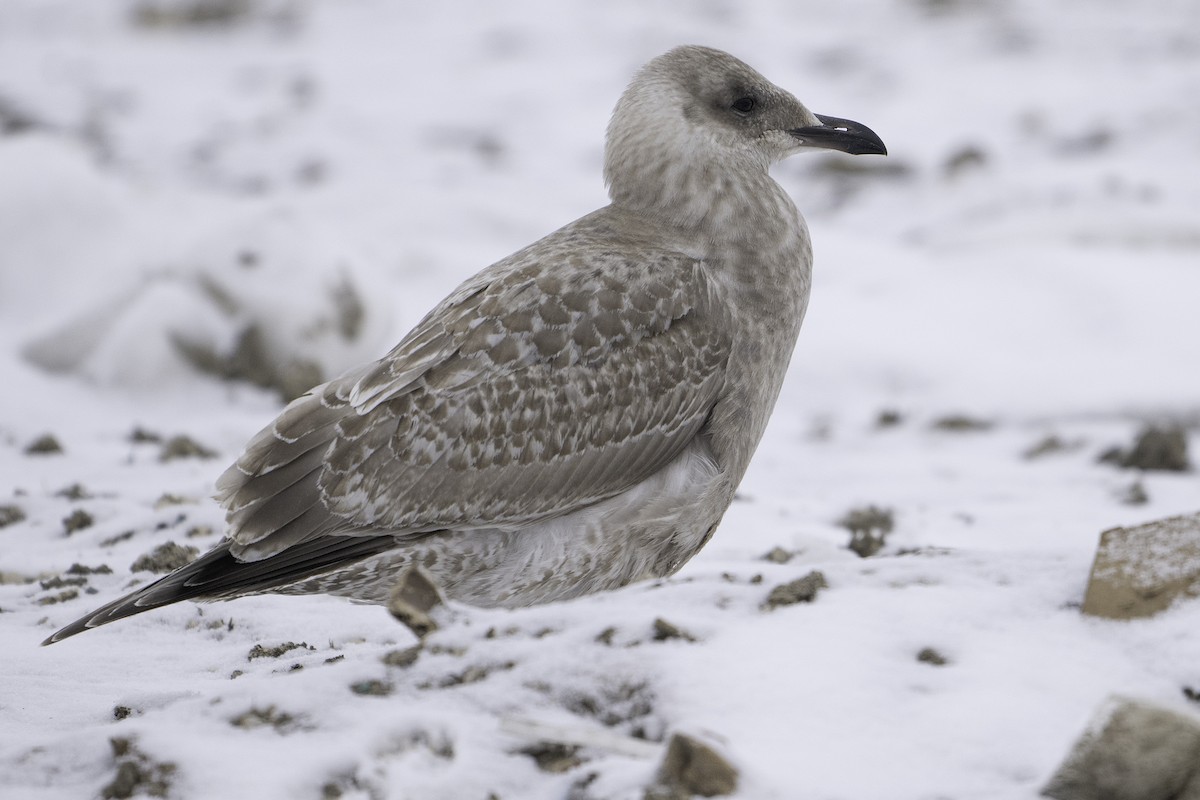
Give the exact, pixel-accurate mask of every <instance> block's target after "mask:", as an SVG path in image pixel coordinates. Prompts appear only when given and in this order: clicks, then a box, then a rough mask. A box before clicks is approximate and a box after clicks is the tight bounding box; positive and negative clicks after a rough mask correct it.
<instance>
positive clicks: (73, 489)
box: [54, 483, 92, 500]
mask: <svg viewBox="0 0 1200 800" xmlns="http://www.w3.org/2000/svg"><path fill="white" fill-rule="evenodd" d="M54 496H55V497H65V498H67V499H68V500H90V499H91V497H92V495H91V492H89V491H88V490H87V489H85V488H83V484H82V483H72V484H71V485H70V486H64V487H63V488H61V489H59V490H58V491H57V492H55V493H54Z"/></svg>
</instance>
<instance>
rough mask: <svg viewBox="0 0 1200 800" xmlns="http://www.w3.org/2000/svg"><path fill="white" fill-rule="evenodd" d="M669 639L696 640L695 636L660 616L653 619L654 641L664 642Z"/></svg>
mask: <svg viewBox="0 0 1200 800" xmlns="http://www.w3.org/2000/svg"><path fill="white" fill-rule="evenodd" d="M671 639H682V640H683V641H685V642H694V641H696V637H694V636H692V635H691V634H690V633H688V632H687V631H685V630H683V629H682V628H680V627H678V626H676V625H672V624H671V623H670V622H667V621H666V620H665V619H663V618H662V617H659V618H658V619H656V620H654V641H656V642H666V641H669V640H671Z"/></svg>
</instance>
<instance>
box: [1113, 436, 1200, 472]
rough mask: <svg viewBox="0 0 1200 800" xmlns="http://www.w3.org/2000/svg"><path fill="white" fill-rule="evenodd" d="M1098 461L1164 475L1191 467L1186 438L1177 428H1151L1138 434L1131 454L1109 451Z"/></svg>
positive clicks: (1184, 470)
mask: <svg viewBox="0 0 1200 800" xmlns="http://www.w3.org/2000/svg"><path fill="white" fill-rule="evenodd" d="M1101 460H1102V461H1115V462H1116V463H1117V465H1118V466H1121V467H1124V468H1125V469H1141V470H1159V471H1165V472H1187V471H1188V470H1189V469H1191V466H1192V465H1191V463H1190V462H1189V461H1188V452H1187V434H1186V432H1185V431H1184V430H1183V428H1181V427H1179V426H1168V427H1158V426H1155V425H1150V426H1148V427H1146V428H1144V429H1143V430H1142V432H1141V433H1139V434H1138V438H1137V440H1136V441H1135V442H1134V443H1133V448H1132V449H1131V450H1129V451H1127V452H1126V451H1121V450H1119V449H1118V450H1109V451H1106V452H1105V454H1104V455H1102V456H1101Z"/></svg>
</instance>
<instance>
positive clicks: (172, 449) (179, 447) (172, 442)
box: [158, 434, 217, 461]
mask: <svg viewBox="0 0 1200 800" xmlns="http://www.w3.org/2000/svg"><path fill="white" fill-rule="evenodd" d="M216 457H217V453H216V451H215V450H209V449H208V448H207V447H205V446H204V445H202V444H200V443H199V442H197V441H196V440H195V439H193V438H192V437H190V436H187V435H186V434H180V435H179V436H172V437H171V438H170V439H168V440H167V441H166V443H164V444H163V446H162V452H161V453H159V455H158V460H159V461H174V460H175V459H177V458H216Z"/></svg>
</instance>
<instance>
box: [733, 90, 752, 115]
mask: <svg viewBox="0 0 1200 800" xmlns="http://www.w3.org/2000/svg"><path fill="white" fill-rule="evenodd" d="M757 107H758V101H757V100H755V99H754V98H753V97H751V96H750V95H746V96H745V97H739V98H738V99H737V100H734V101H733V106H732V108H733V110H734V111H736V112H738V113H739V114H749V113H750V112H751V111H753V110H754V109H755V108H757Z"/></svg>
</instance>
